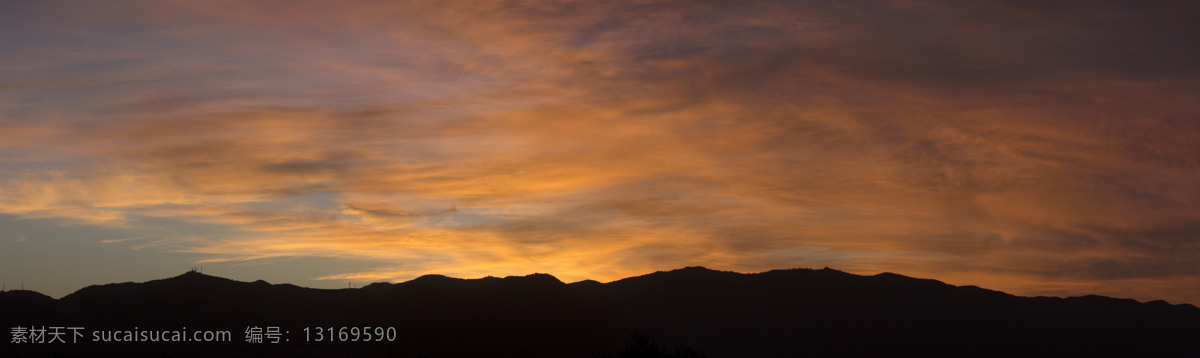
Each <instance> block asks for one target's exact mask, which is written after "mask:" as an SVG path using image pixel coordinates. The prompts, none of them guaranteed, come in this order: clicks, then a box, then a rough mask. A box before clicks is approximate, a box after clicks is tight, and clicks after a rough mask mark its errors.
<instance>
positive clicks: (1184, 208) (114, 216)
mask: <svg viewBox="0 0 1200 358" xmlns="http://www.w3.org/2000/svg"><path fill="white" fill-rule="evenodd" d="M1198 10H1200V8H1198V6H1197V5H1196V4H1195V3H1193V2H1155V3H1154V4H1153V5H1148V4H1136V3H1135V4H1125V3H1124V2H1119V1H1065V2H1053V3H1042V2H1011V1H980V2H955V1H918V0H914V1H866V2H852V3H842V2H826V1H728V2H726V1H700V0H697V1H612V2H604V1H600V2H597V1H422V0H418V1H351V2H324V1H257V2H252V3H247V2H243V1H211V0H210V1H116V2H103V3H100V2H73V3H68V2H56V1H47V2H41V1H38V2H7V3H5V4H2V5H0V33H3V34H4V36H2V38H0V227H3V228H4V229H3V230H0V280H3V281H4V282H5V283H6V284H7V286H9V287H12V286H14V285H15V284H18V283H23V284H25V285H26V287H32V288H33V289H37V290H40V291H42V292H45V293H48V294H51V295H53V296H56V297H57V296H61V295H63V294H66V293H69V292H71V291H73V290H75V289H78V288H80V287H83V286H85V285H87V284H94V283H108V282H121V281H130V280H134V281H137V280H148V279H155V278H162V277H168V276H174V275H176V274H178V273H181V272H183V271H185V270H187V269H188V268H189V267H191V266H205V267H206V273H212V274H214V275H221V276H226V277H231V278H235V279H242V280H255V279H260V278H262V279H267V280H268V281H272V282H292V283H296V284H302V285H306V286H312V287H330V288H335V287H345V286H346V285H347V282H348V281H349V282H358V283H361V284H365V283H369V282H374V281H402V280H408V279H412V278H415V277H418V276H421V275H424V274H432V273H437V274H444V275H448V276H456V277H482V276H488V275H492V276H507V275H526V274H530V273H535V272H543V273H550V274H553V275H555V276H557V277H559V278H560V279H562V280H563V281H567V282H573V281H579V280H584V279H595V280H599V281H610V280H615V279H619V278H623V277H628V276H634V275H640V274H645V273H649V272H653V271H656V270H667V269H674V268H679V267H684V266H705V267H709V268H712V269H720V270H732V271H739V272H760V271H765V270H770V269H782V268H795V267H808V268H821V267H825V266H828V267H831V268H835V269H840V270H844V271H848V272H852V273H859V274H875V273H879V272H884V271H890V272H896V273H900V274H904V275H908V276H915V277H923V278H933V279H939V280H942V281H945V282H948V283H952V284H958V285H977V286H981V287H986V288H991V289H997V290H1002V291H1005V292H1009V293H1013V294H1018V295H1055V296H1067V295H1082V294H1102V295H1110V296H1116V297H1130V298H1136V299H1139V300H1152V299H1166V300H1168V301H1169V302H1171V303H1193V304H1200V260H1197V257H1200V101H1197V100H1196V98H1198V95H1200V82H1198V79H1200V76H1198V75H1200V65H1198V64H1200V49H1198V48H1197V47H1196V46H1195V44H1194V42H1195V40H1194V39H1195V38H1197V35H1200V25H1198V23H1197V22H1195V21H1194V18H1195V15H1197V14H1200V11H1198Z"/></svg>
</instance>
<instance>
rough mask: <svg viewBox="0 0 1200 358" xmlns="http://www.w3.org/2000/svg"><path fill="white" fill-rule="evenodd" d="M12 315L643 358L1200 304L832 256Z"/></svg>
mask: <svg viewBox="0 0 1200 358" xmlns="http://www.w3.org/2000/svg"><path fill="white" fill-rule="evenodd" d="M0 326H3V327H4V330H6V331H8V334H7V335H6V336H5V337H3V338H2V339H0V356H4V357H23V356H34V357H38V356H55V355H58V356H88V357H90V356H173V357H186V356H396V357H605V356H612V357H616V356H622V355H623V356H633V354H632V353H633V352H631V349H630V348H631V347H632V346H631V342H633V341H632V340H631V338H630V337H631V334H633V333H638V334H641V335H644V336H647V337H650V338H652V339H654V340H655V341H657V342H658V343H659V344H661V345H662V346H664V347H675V348H679V347H687V348H689V349H691V350H693V351H692V353H695V352H700V353H702V354H704V355H705V356H708V357H804V356H884V355H886V356H895V355H899V354H904V355H916V354H919V355H924V356H1064V355H1066V356H1082V355H1101V356H1114V355H1116V356H1140V357H1145V356H1181V357H1182V356H1190V357H1195V356H1200V344H1196V340H1197V339H1198V338H1197V337H1200V309H1197V308H1196V307H1194V306H1191V305H1170V304H1167V303H1165V302H1162V301H1154V302H1148V303H1139V302H1137V301H1133V300H1125V299H1114V298H1107V297H1100V296H1086V297H1073V298H1065V299H1064V298H1048V297H1033V298H1031V297H1018V296H1012V295H1009V294H1005V293H1002V292H997V291H991V290H986V289H982V288H978V287H974V286H965V287H956V286H951V285H947V284H944V283H941V282H938V281H934V280H924V279H916V278H910V277H905V276H901V275H896V274H890V273H885V274H879V275H875V276H858V275H852V274H848V273H844V272H840V271H836V270H831V269H823V270H809V269H793V270H776V271H770V272H764V273H758V274H740V273H733V272H720V271H713V270H708V269H705V268H699V267H689V268H684V269H679V270H674V271H670V272H657V273H653V274H649V275H644V276H638V277H632V278H627V279H623V280H620V281H615V282H610V283H599V282H595V281H583V282H577V283H572V284H565V283H563V282H561V281H559V280H558V279H556V278H555V277H553V276H550V275H545V274H535V275H530V276H525V277H506V278H491V277H489V278H483V279H473V280H464V279H457V278H450V277H445V276H437V275H430V276H423V277H421V278H418V279H415V280H412V281H408V282H404V283H398V284H390V283H376V284H371V285H369V286H366V287H363V288H361V289H344V290H319V289H309V288H301V287H297V286H293V285H288V284H275V285H272V284H269V283H266V282H263V281H256V282H239V281H233V280H229V279H224V278H220V277H213V276H207V275H203V274H199V273H195V272H189V273H186V274H183V275H180V276H177V277H173V278H168V279H162V280H156V281H150V282H145V283H120V284H109V285H101V286H90V287H87V288H84V289H81V290H79V291H77V292H75V293H72V294H70V295H67V296H66V297H63V298H62V299H58V300H55V299H52V298H50V297H47V296H45V295H42V294H39V293H36V292H31V291H8V292H2V293H0ZM56 327H59V328H56ZM364 327H369V328H364ZM276 328H277V329H278V331H276V330H275V329H276ZM39 332H40V333H39ZM209 332H216V333H209ZM220 332H227V333H220ZM38 334H40V336H38ZM18 338H22V339H20V340H18ZM204 338H216V339H227V340H229V341H228V342H198V341H196V340H198V339H204ZM247 338H261V339H262V343H257V340H256V341H255V342H247ZM176 339H178V340H188V341H172V340H176ZM51 340H53V341H54V343H37V342H39V341H41V342H49V341H51ZM58 340H62V341H63V342H59V341H58ZM115 340H122V341H120V342H117V341H115ZM128 340H136V341H137V342H128ZM276 340H277V341H278V343H273V342H275V341H276ZM355 340H356V341H355ZM18 341H20V342H18ZM164 341H167V342H164ZM642 348H643V349H642V351H643V352H642V353H645V352H646V351H648V349H644V348H645V347H642ZM663 352H666V353H670V350H661V351H659V353H663ZM644 356H646V355H644ZM648 356H653V355H648ZM659 356H663V355H659ZM680 356H684V355H680ZM692 356H695V355H694V354H693V355H692Z"/></svg>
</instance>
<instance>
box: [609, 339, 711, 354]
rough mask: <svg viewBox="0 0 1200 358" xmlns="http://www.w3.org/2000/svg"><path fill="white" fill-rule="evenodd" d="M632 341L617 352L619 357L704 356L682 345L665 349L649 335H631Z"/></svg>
mask: <svg viewBox="0 0 1200 358" xmlns="http://www.w3.org/2000/svg"><path fill="white" fill-rule="evenodd" d="M631 338H633V342H631V343H628V344H626V345H625V348H624V349H622V350H621V352H620V353H617V357H619V358H704V354H701V353H700V352H698V351H696V350H695V349H691V348H688V347H683V346H676V347H675V348H671V349H669V350H668V349H666V348H663V347H662V346H659V345H658V343H656V342H654V340H653V339H650V337H647V336H644V335H642V334H639V333H634V334H632V335H631Z"/></svg>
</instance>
